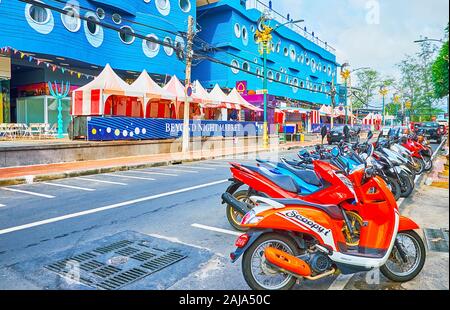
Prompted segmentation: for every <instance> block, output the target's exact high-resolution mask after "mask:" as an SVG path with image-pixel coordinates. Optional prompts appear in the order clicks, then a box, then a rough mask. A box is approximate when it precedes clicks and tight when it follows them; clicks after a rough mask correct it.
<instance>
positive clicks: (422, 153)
mask: <svg viewBox="0 0 450 310" xmlns="http://www.w3.org/2000/svg"><path fill="white" fill-rule="evenodd" d="M400 144H401V146H403V147H404V148H406V149H407V150H409V151H410V152H411V153H412V157H413V160H414V161H415V162H416V163H417V164H418V165H420V166H418V170H419V169H420V172H418V174H421V173H422V172H424V171H431V169H432V168H433V161H432V160H431V157H432V156H433V151H432V150H431V148H430V147H429V146H425V145H423V144H422V143H419V142H418V139H417V137H416V136H404V137H401V138H400Z"/></svg>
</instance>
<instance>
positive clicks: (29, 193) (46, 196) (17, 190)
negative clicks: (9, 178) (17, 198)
mask: <svg viewBox="0 0 450 310" xmlns="http://www.w3.org/2000/svg"><path fill="white" fill-rule="evenodd" d="M1 189H3V190H5V191H10V192H16V193H22V194H27V195H31V196H38V197H43V198H49V199H51V198H55V196H51V195H45V194H40V193H35V192H29V191H23V190H20V189H15V188H8V187H2V188H1Z"/></svg>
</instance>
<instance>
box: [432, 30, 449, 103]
mask: <svg viewBox="0 0 450 310" xmlns="http://www.w3.org/2000/svg"><path fill="white" fill-rule="evenodd" d="M445 31H446V33H447V38H448V25H447V28H446V29H445ZM448 48H449V46H448V39H447V42H445V44H444V46H442V48H441V51H440V52H439V55H438V56H437V59H436V60H435V61H434V63H433V66H432V79H433V85H434V95H435V97H436V98H439V99H441V98H444V97H445V96H448V82H449V81H448V70H449V67H448Z"/></svg>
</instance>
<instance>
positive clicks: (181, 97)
mask: <svg viewBox="0 0 450 310" xmlns="http://www.w3.org/2000/svg"><path fill="white" fill-rule="evenodd" d="M164 89H165V90H167V91H168V92H170V93H171V94H172V95H173V96H175V97H176V101H175V111H176V117H177V118H182V117H183V111H184V102H185V100H186V88H185V87H184V85H183V84H182V83H181V82H180V80H179V79H178V78H177V77H176V75H174V76H172V78H171V79H170V81H169V82H168V83H167V84H166V85H165V86H164ZM188 99H189V106H190V114H192V117H195V116H199V115H201V109H200V104H202V102H203V99H202V98H199V97H198V96H196V95H195V94H192V96H191V97H190V98H188Z"/></svg>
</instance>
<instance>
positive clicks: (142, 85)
mask: <svg viewBox="0 0 450 310" xmlns="http://www.w3.org/2000/svg"><path fill="white" fill-rule="evenodd" d="M131 88H132V89H133V91H136V92H142V93H145V94H146V95H147V96H150V97H151V96H160V97H161V98H163V99H174V96H173V95H172V94H171V93H170V92H168V91H167V90H165V89H163V88H162V87H161V86H159V85H158V84H157V83H156V82H155V81H154V80H153V79H152V78H151V76H150V75H149V74H148V72H147V70H145V69H144V71H142V73H141V74H140V75H139V77H138V78H137V79H136V81H134V83H133V84H131Z"/></svg>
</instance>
